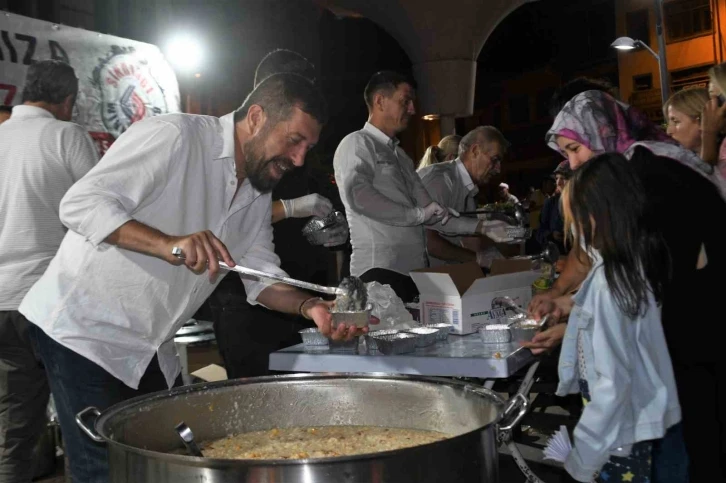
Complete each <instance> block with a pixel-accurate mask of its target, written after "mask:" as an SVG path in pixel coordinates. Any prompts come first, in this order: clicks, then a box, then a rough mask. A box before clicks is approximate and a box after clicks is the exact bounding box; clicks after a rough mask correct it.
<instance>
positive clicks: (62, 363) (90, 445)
mask: <svg viewBox="0 0 726 483" xmlns="http://www.w3.org/2000/svg"><path fill="white" fill-rule="evenodd" d="M30 337H31V340H32V342H33V344H34V346H35V349H36V352H37V354H38V355H39V356H40V358H41V359H42V361H43V364H44V365H45V370H46V372H47V374H48V382H49V383H50V390H51V393H52V394H53V400H54V401H55V405H56V410H57V411H58V420H59V422H60V426H61V431H62V433H63V442H64V445H65V451H66V454H67V455H68V460H69V462H70V469H71V476H72V481H73V483H105V482H107V481H108V479H109V472H108V452H107V450H106V447H105V446H104V445H102V444H98V443H95V442H94V441H92V440H91V438H89V437H88V436H86V435H85V434H84V433H83V432H82V431H81V430H80V428H79V427H78V426H77V425H76V419H75V418H76V414H78V413H79V412H80V411H82V410H83V409H85V408H87V407H89V406H95V407H97V408H98V409H100V410H101V411H103V410H104V409H106V408H108V407H110V406H112V405H114V404H116V403H119V402H121V401H124V400H126V399H130V398H132V397H136V396H140V395H143V394H148V393H150V392H156V391H161V390H164V389H167V385H166V380H165V379H164V375H163V374H162V372H161V369H160V368H159V363H158V360H157V359H156V357H154V359H153V360H152V361H151V362H150V363H149V366H148V367H147V369H146V373H145V374H144V376H143V378H142V379H141V382H140V383H139V389H138V390H134V389H131V388H130V387H128V386H127V385H125V384H124V383H123V382H121V381H119V380H118V379H116V378H115V377H113V376H112V375H111V374H109V373H108V372H106V370H105V369H103V368H101V367H100V366H98V365H97V364H95V363H94V362H91V361H90V360H88V359H86V358H85V357H83V356H81V355H79V354H77V353H76V352H74V351H72V350H70V349H68V348H66V347H65V346H63V345H61V344H59V343H57V342H56V341H54V340H53V339H51V338H50V337H48V336H47V335H46V334H45V332H43V331H42V330H41V329H39V328H38V327H37V326H36V325H33V324H31V326H30ZM179 382H180V378H177V383H179Z"/></svg>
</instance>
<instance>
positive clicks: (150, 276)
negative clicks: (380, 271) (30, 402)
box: [20, 74, 355, 483]
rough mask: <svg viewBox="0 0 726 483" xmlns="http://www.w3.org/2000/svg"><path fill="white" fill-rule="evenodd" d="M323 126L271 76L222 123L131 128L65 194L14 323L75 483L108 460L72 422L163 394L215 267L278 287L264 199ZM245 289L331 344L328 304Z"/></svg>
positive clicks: (316, 108)
mask: <svg viewBox="0 0 726 483" xmlns="http://www.w3.org/2000/svg"><path fill="white" fill-rule="evenodd" d="M325 118H326V108H325V103H324V101H323V98H322V96H321V95H320V93H319V92H318V91H317V90H316V89H315V87H314V86H313V85H312V84H311V83H310V82H309V81H308V80H306V79H304V78H303V77H301V76H298V75H295V74H278V75H274V76H271V77H269V78H268V79H266V80H264V81H263V82H262V83H261V84H260V85H259V86H258V87H257V88H256V89H255V90H254V91H253V92H252V93H251V94H250V95H249V96H248V97H247V99H246V100H245V102H244V103H243V104H242V106H241V107H240V108H239V109H238V110H237V111H235V112H234V113H230V114H228V115H226V116H224V117H222V118H215V117H208V116H199V115H188V114H170V115H164V116H157V117H154V118H150V119H146V120H143V121H140V122H138V123H135V124H133V125H132V126H131V127H130V128H129V129H128V131H126V132H125V133H124V134H123V135H122V136H121V137H119V139H118V140H117V141H116V142H115V143H114V144H113V146H111V148H110V149H109V151H108V152H107V153H106V155H105V156H104V158H103V159H102V160H101V162H99V164H98V165H97V166H96V167H95V168H94V169H93V170H91V171H90V172H89V173H88V175H86V177H84V178H83V179H82V180H81V181H80V182H78V183H77V184H76V185H75V186H73V188H71V189H70V190H69V191H68V193H67V195H66V196H65V197H64V199H63V201H62V203H61V210H60V216H61V220H62V221H63V222H64V223H65V224H66V225H67V226H68V227H69V228H70V230H69V231H68V234H67V235H66V237H65V238H64V239H63V243H62V244H61V247H60V249H59V251H58V254H57V255H56V257H55V258H54V259H53V261H52V262H51V264H50V266H49V268H48V270H47V271H46V272H45V274H44V275H43V277H41V279H40V280H39V281H38V282H37V283H36V284H35V285H34V286H33V288H32V289H31V290H30V292H29V293H28V295H27V296H26V297H25V299H24V300H23V302H22V304H21V306H20V312H21V313H23V314H24V315H25V316H26V317H27V318H28V320H30V321H31V322H32V323H33V324H35V326H33V327H31V336H32V337H33V338H34V339H35V341H36V343H37V347H38V350H39V353H40V355H41V357H42V359H43V362H44V363H45V366H46V368H47V370H48V371H49V376H50V377H49V382H50V386H51V392H52V393H53V395H54V398H55V400H56V405H57V408H58V415H59V419H60V423H61V428H62V430H63V437H64V442H65V444H66V450H67V452H68V456H69V459H70V466H71V473H72V477H73V481H74V482H76V483H91V482H93V483H99V482H104V481H107V480H108V461H107V454H106V450H105V448H103V447H101V446H98V445H96V444H95V443H93V442H92V441H91V440H90V439H88V438H87V437H85V436H84V435H83V434H82V433H81V432H80V431H79V430H78V428H77V427H76V425H75V422H74V417H75V414H77V413H78V412H79V411H81V410H82V409H84V408H85V407H87V406H96V407H98V408H99V409H103V408H106V407H108V406H109V405H111V404H115V403H117V402H119V401H122V400H124V399H126V398H128V397H133V396H135V395H139V394H143V393H145V392H150V391H154V390H160V389H163V388H166V387H171V386H172V385H173V384H174V383H175V381H176V380H177V378H178V376H179V373H180V364H179V360H178V357H177V355H176V351H175V348H174V341H173V337H174V334H175V333H176V332H177V330H178V329H179V328H180V327H181V326H182V325H183V324H184V323H185V322H186V321H187V320H189V318H190V317H191V316H192V314H194V313H195V312H196V310H197V309H198V308H199V306H200V305H201V304H202V302H204V300H205V299H206V298H207V297H208V296H209V294H211V293H212V291H213V290H214V288H215V286H216V278H217V275H218V271H219V264H218V260H223V261H224V262H226V263H227V264H228V265H231V266H234V265H235V261H237V262H239V263H240V265H243V266H246V267H249V268H254V269H257V270H262V271H265V272H273V273H276V274H279V275H284V272H283V271H282V270H280V268H279V266H278V265H279V258H278V257H277V255H275V253H274V250H273V245H272V226H271V224H270V221H271V199H270V191H271V190H272V188H273V187H274V186H275V184H276V183H277V182H278V181H279V179H280V178H281V177H282V176H283V175H284V173H285V172H286V171H288V170H290V169H292V168H293V167H294V166H302V165H303V163H304V160H305V155H306V153H307V152H308V150H309V149H310V148H311V147H312V146H314V145H315V143H316V142H317V141H318V137H319V134H320V130H321V128H322V125H323V123H324V122H325ZM175 247H178V248H180V249H181V251H182V254H183V255H184V256H185V260H184V261H181V260H179V259H178V258H177V257H175V256H174V255H173V254H172V250H173V248H175ZM182 264H184V265H186V268H184V267H180V266H179V265H182ZM205 271H208V273H209V277H205V276H199V275H200V274H202V273H204V272H205ZM243 281H244V283H245V288H246V292H247V297H248V301H249V302H250V303H253V304H254V303H261V304H263V305H265V306H267V307H269V308H271V309H274V310H279V311H282V312H287V313H299V314H302V315H303V316H305V317H306V318H309V319H312V320H313V321H314V322H315V323H316V324H317V325H318V327H320V329H321V331H322V332H323V333H325V334H328V335H331V316H330V312H329V307H330V304H329V303H326V302H323V301H322V300H321V299H319V298H317V297H310V295H309V294H307V293H304V292H301V291H299V290H297V289H295V288H292V287H289V286H286V285H282V284H272V285H270V284H269V282H265V281H262V280H257V279H255V278H248V277H245V278H244V279H243ZM354 329H355V328H350V330H349V328H348V327H338V328H337V330H336V331H335V332H334V333H332V336H333V338H336V339H340V338H345V337H347V338H350V337H352V336H353V334H354ZM56 394H57V395H58V396H59V397H55V396H56Z"/></svg>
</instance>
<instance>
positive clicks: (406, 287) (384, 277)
mask: <svg viewBox="0 0 726 483" xmlns="http://www.w3.org/2000/svg"><path fill="white" fill-rule="evenodd" d="M359 278H360V279H361V280H362V281H364V282H365V283H368V282H378V283H380V284H381V285H390V286H391V288H392V289H393V291H394V292H396V295H398V297H399V298H400V299H401V300H403V302H404V303H406V302H413V301H414V299H415V298H416V297H418V288H416V284H415V283H414V282H413V280H412V279H411V277H409V276H408V275H401V274H400V273H398V272H394V271H393V270H387V269H385V268H371V269H370V270H368V271H366V272H365V273H364V274H363V275H361V276H360V277H359Z"/></svg>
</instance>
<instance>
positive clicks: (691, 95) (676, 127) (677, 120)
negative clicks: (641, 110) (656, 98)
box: [663, 87, 709, 155]
mask: <svg viewBox="0 0 726 483" xmlns="http://www.w3.org/2000/svg"><path fill="white" fill-rule="evenodd" d="M708 100H709V96H708V90H706V89H705V88H703V87H699V88H693V89H683V90H682V91H678V92H676V93H675V94H673V95H672V96H671V97H670V99H668V100H667V101H666V103H665V105H663V116H665V118H666V120H667V121H668V128H667V129H666V132H667V133H668V135H669V136H670V137H672V138H673V139H675V140H676V141H678V142H679V143H680V144H681V146H683V147H684V148H686V149H689V150H691V151H693V152H695V153H697V154H699V155H700V154H702V144H703V143H702V139H701V114H702V113H703V108H704V107H705V106H706V103H708Z"/></svg>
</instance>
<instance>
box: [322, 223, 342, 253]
mask: <svg viewBox="0 0 726 483" xmlns="http://www.w3.org/2000/svg"><path fill="white" fill-rule="evenodd" d="M348 235H349V229H348V222H347V221H346V222H345V223H336V224H335V225H333V226H331V227H329V228H326V229H324V230H323V231H321V232H320V238H321V240H322V245H323V246H324V247H337V246H338V245H342V244H343V243H345V242H346V241H348Z"/></svg>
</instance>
